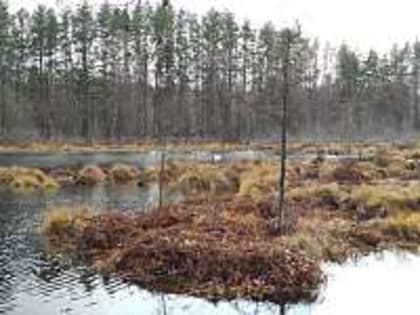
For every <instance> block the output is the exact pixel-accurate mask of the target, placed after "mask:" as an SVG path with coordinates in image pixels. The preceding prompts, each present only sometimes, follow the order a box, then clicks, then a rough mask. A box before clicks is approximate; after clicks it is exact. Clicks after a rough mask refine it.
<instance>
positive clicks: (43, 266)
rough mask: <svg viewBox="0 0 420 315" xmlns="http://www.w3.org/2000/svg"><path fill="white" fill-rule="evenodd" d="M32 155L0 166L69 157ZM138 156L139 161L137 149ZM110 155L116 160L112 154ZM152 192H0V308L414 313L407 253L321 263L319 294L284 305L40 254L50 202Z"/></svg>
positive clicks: (102, 312) (129, 197) (116, 199)
mask: <svg viewBox="0 0 420 315" xmlns="http://www.w3.org/2000/svg"><path fill="white" fill-rule="evenodd" d="M150 154H152V153H150ZM251 155H252V154H251ZM37 156H39V158H38V159H35V160H32V158H34V156H33V155H31V156H29V157H27V158H26V157H25V156H24V155H22V154H21V155H19V159H18V158H17V157H10V156H9V159H6V158H5V157H4V155H0V166H2V165H26V166H38V167H41V166H43V165H45V166H50V167H51V166H54V165H51V163H56V166H63V165H65V164H66V163H67V162H68V161H69V157H68V155H63V157H62V159H61V160H60V158H58V157H59V156H60V155H53V156H51V155H37ZM100 156H102V155H100ZM124 156H125V155H124ZM128 156H130V155H127V156H125V157H128ZM91 158H92V156H91ZM107 158H108V159H110V158H109V157H108V156H107ZM133 158H134V157H133ZM253 158H254V159H255V156H253ZM95 159H97V157H95ZM241 159H243V156H241ZM71 161H72V160H71ZM135 161H138V163H139V164H141V163H143V162H142V160H141V159H140V158H139V156H136V157H135ZM135 161H134V162H135ZM111 162H116V160H115V156H114V158H113V159H112V161H111ZM119 162H121V161H120V160H119ZM124 162H130V161H124ZM42 163H45V164H42ZM60 163H61V164H60ZM82 163H85V161H82ZM88 163H103V162H98V161H97V160H95V161H90V162H88ZM131 163H133V161H131ZM169 197H171V198H176V196H168V198H169ZM156 198H157V188H156V187H149V188H139V187H137V186H121V187H111V186H103V187H97V188H93V189H87V188H66V189H63V190H60V191H59V192H57V193H54V194H48V195H46V194H30V195H17V194H12V193H10V192H2V191H0V314H7V315H38V314H39V315H56V314H74V315H79V314H82V315H85V314H86V315H90V314H91V315H138V314H171V315H172V314H200V315H205V314H228V315H230V314H232V315H234V314H235V315H236V314H267V315H268V314H269V315H271V314H273V315H274V314H287V315H347V314H349V315H350V314H351V315H354V314H358V315H364V314H366V315H372V314H381V315H388V314H389V315H391V314H392V315H395V314H418V303H417V298H418V292H419V289H420V258H419V257H417V256H414V255H410V254H406V255H402V254H398V253H392V252H388V253H384V254H383V255H372V256H370V257H367V258H365V259H362V260H360V261H358V262H349V263H347V264H344V265H341V266H339V265H333V264H326V265H325V266H324V269H325V272H326V273H327V275H328V278H329V280H328V283H327V285H326V286H325V288H324V289H323V290H322V293H321V295H320V298H319V299H318V301H316V302H315V303H313V304H311V305H292V306H288V307H287V308H285V309H283V310H282V308H281V307H280V306H277V305H272V304H264V303H253V302H249V301H235V302H231V303H228V302H224V303H218V304H212V303H210V302H207V301H204V300H201V299H196V298H191V297H184V296H173V295H161V294H154V293H151V292H147V291H145V290H142V289H141V288H138V287H136V286H131V285H128V284H125V283H123V282H121V281H119V280H118V279H106V278H103V277H102V276H100V275H98V274H95V273H93V272H91V271H90V270H88V269H87V268H85V267H83V266H79V267H77V266H70V265H68V266H66V264H63V263H62V261H61V262H60V263H58V262H57V261H58V259H46V258H45V255H44V254H42V253H43V250H42V248H43V240H42V238H41V237H40V236H39V235H38V233H37V230H38V227H39V223H40V221H41V219H42V216H43V214H44V213H45V211H46V208H47V207H48V206H49V205H70V206H71V205H78V204H80V203H85V204H90V205H92V206H94V207H97V208H98V209H103V208H105V209H119V211H131V210H134V209H141V208H143V207H145V206H147V205H149V204H153V203H154V202H156ZM282 311H283V312H282Z"/></svg>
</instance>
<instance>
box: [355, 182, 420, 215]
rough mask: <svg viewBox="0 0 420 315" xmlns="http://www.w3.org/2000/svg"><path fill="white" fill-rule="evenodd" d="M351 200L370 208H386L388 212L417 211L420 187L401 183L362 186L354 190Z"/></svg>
mask: <svg viewBox="0 0 420 315" xmlns="http://www.w3.org/2000/svg"><path fill="white" fill-rule="evenodd" d="M351 199H352V200H354V201H355V202H356V203H357V204H363V205H366V206H367V207H370V208H378V207H384V208H386V209H388V210H391V211H392V210H401V209H417V208H418V207H419V206H420V185H419V183H411V184H410V185H406V186H403V185H402V184H401V183H394V184H390V183H388V184H386V183H385V184H382V185H366V184H364V185H361V186H359V187H356V188H355V189H353V191H352V193H351Z"/></svg>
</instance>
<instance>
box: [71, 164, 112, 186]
mask: <svg viewBox="0 0 420 315" xmlns="http://www.w3.org/2000/svg"><path fill="white" fill-rule="evenodd" d="M105 180H106V174H105V172H104V171H103V170H102V169H101V168H100V167H98V166H95V165H89V166H85V167H83V168H82V169H81V170H79V171H78V174H77V178H76V183H77V184H80V185H86V186H94V185H97V184H100V183H102V182H104V181H105Z"/></svg>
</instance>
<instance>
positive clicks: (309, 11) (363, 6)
mask: <svg viewBox="0 0 420 315" xmlns="http://www.w3.org/2000/svg"><path fill="white" fill-rule="evenodd" d="M56 1H57V0H19V1H17V0H9V4H10V5H11V6H12V8H14V9H15V8H17V7H19V6H25V7H26V8H33V7H34V6H35V5H36V4H39V3H44V4H52V5H54V4H55V3H56ZM77 1H78V0H70V1H69V0H62V3H71V2H72V3H75V2H77ZM101 1H102V0H91V3H99V2H101ZM109 1H110V2H119V3H121V2H124V1H126V0H109ZM157 1H159V2H160V0H150V2H151V3H156V2H157ZM172 3H173V4H174V5H175V6H176V7H177V8H180V7H183V8H187V9H189V10H191V11H193V12H196V13H203V12H205V11H207V10H208V9H210V8H211V7H214V8H217V9H229V10H231V11H233V12H235V14H236V16H238V17H239V18H241V19H243V18H249V19H250V20H251V21H253V23H254V24H255V25H261V24H262V23H264V22H266V21H272V22H274V23H275V24H277V25H285V24H290V23H293V22H294V21H295V20H299V21H300V23H301V24H302V25H303V29H304V31H305V32H306V33H309V34H310V35H314V36H317V37H319V38H320V39H321V40H322V41H324V42H325V41H330V42H331V43H332V44H334V45H338V44H340V43H341V42H343V41H344V42H347V43H348V44H351V45H352V46H356V47H358V48H361V49H363V50H365V49H368V48H370V47H375V48H378V49H381V50H382V49H388V48H389V47H391V45H392V44H393V43H394V42H399V43H404V42H405V41H407V40H409V41H413V40H415V38H416V37H417V36H418V37H419V38H420V17H419V16H420V0H172Z"/></svg>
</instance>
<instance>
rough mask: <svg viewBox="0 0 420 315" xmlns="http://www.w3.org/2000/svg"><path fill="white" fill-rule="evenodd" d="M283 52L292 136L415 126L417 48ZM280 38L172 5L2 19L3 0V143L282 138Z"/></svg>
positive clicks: (0, 3)
mask: <svg viewBox="0 0 420 315" xmlns="http://www.w3.org/2000/svg"><path fill="white" fill-rule="evenodd" d="M295 31H296V32H297V33H298V34H299V37H298V38H297V39H296V41H295V42H294V43H293V47H292V48H293V49H292V51H291V59H290V67H288V69H289V71H290V75H289V76H288V78H290V84H289V86H290V93H291V94H290V96H291V97H290V103H291V104H290V106H289V114H288V117H289V124H290V125H289V132H290V134H291V135H292V136H296V137H323V138H325V137H333V138H347V139H348V138H356V137H373V136H384V135H402V134H412V133H413V132H415V131H417V130H419V129H420V112H419V102H420V99H419V93H418V92H419V84H420V82H419V75H420V43H418V42H416V43H414V44H407V45H405V46H403V47H398V46H397V45H395V46H394V47H393V48H392V50H391V51H390V52H389V53H387V54H379V53H378V52H376V51H374V50H371V51H370V52H369V53H368V54H366V55H360V54H358V53H357V52H356V51H355V50H353V49H351V48H350V47H348V46H346V45H342V46H341V47H340V48H339V49H338V50H336V51H335V50H332V49H329V48H328V47H325V48H322V49H321V48H320V45H319V43H318V41H317V40H316V39H309V38H306V37H305V36H304V35H302V34H301V33H300V30H299V27H298V26H295ZM282 34H283V31H282V30H278V29H276V28H275V27H274V26H273V24H271V23H267V24H265V25H264V26H262V27H261V28H258V29H257V28H254V27H253V26H252V25H251V23H250V22H248V21H245V22H243V23H238V21H237V20H236V19H235V17H234V16H233V14H232V13H230V12H219V11H216V10H211V11H209V12H208V13H207V14H205V15H204V16H202V17H198V16H197V15H194V14H192V13H190V12H186V11H184V10H175V9H174V8H173V7H172V6H171V5H167V6H165V5H159V6H152V5H150V4H148V3H144V2H142V1H140V0H138V2H137V3H131V4H130V5H127V6H113V5H112V4H108V3H106V2H105V3H104V4H102V5H101V6H100V7H99V8H92V7H90V6H89V4H88V3H87V2H81V3H80V4H79V6H78V7H77V8H74V10H71V9H68V8H67V9H60V10H54V9H53V8H49V7H46V6H42V5H41V6H39V7H38V8H37V9H35V10H34V11H33V12H28V11H26V10H25V9H20V10H19V11H17V12H13V13H12V12H10V10H9V9H8V7H7V4H6V1H5V0H0V135H1V137H2V138H3V139H5V138H8V139H16V138H22V137H34V138H43V139H44V138H45V139H49V138H64V139H113V140H116V139H131V138H140V139H145V138H155V137H159V136H160V135H162V134H165V135H168V136H171V137H177V138H180V139H181V138H182V139H184V138H185V139H193V138H194V139H220V140H247V139H251V138H263V137H272V136H275V135H278V134H280V130H281V125H280V123H279V121H280V119H279V117H280V113H281V106H280V104H281V96H282V90H281V87H282V86H283V84H282V78H283V77H284V76H282V69H284V68H283V66H284V64H283V63H284V62H283V61H284V58H283V56H284V38H283V36H282Z"/></svg>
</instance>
